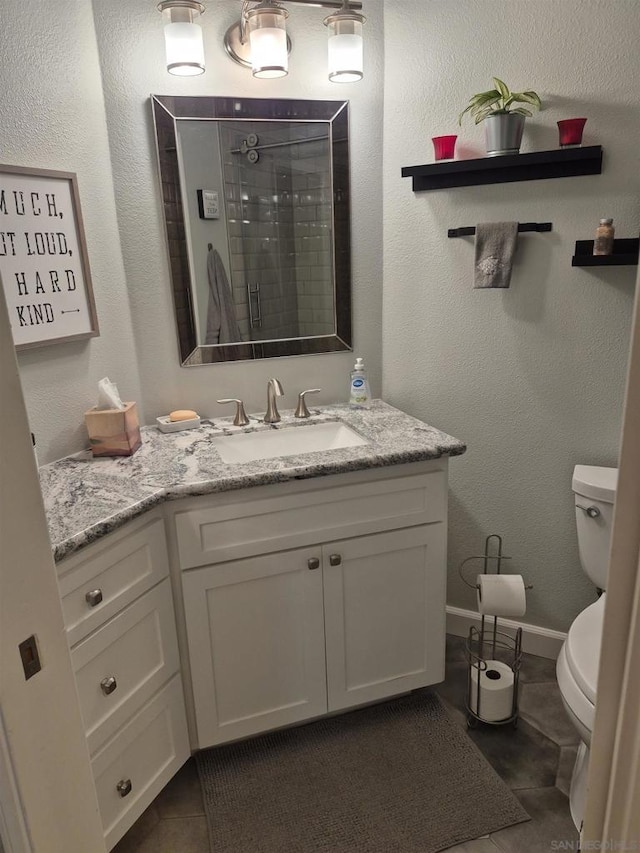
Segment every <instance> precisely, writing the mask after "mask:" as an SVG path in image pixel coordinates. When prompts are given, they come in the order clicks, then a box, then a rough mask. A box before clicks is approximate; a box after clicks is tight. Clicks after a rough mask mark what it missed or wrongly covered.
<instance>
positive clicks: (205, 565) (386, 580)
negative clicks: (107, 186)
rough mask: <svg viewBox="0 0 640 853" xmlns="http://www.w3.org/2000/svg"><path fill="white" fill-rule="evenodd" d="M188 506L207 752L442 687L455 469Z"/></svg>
mask: <svg viewBox="0 0 640 853" xmlns="http://www.w3.org/2000/svg"><path fill="white" fill-rule="evenodd" d="M181 503H182V506H178V507H177V508H176V510H175V511H174V522H175V537H176V543H177V553H178V555H179V559H180V563H181V568H182V570H183V572H182V588H183V595H184V611H185V621H186V631H187V636H188V647H189V663H190V668H191V678H192V683H193V695H194V704H195V717H196V722H197V733H198V746H199V747H200V748H204V747H207V746H211V745H213V744H217V743H223V742H226V741H230V740H235V739H237V738H241V737H245V736H248V735H251V734H256V733H258V732H263V731H267V730H269V729H274V728H278V727H281V726H285V725H288V724H291V723H294V722H298V721H301V720H304V719H311V718H313V717H318V716H321V715H322V714H326V713H328V712H332V711H337V710H341V709H344V708H349V707H355V706H358V705H362V704H365V703H367V702H372V701H375V700H378V699H382V698H385V697H388V696H393V695H397V694H399V693H403V692H405V691H408V690H412V689H415V688H417V687H421V686H425V685H427V684H433V683H436V682H438V681H441V680H442V678H443V677H444V636H445V584H446V569H445V550H446V505H447V459H446V458H442V459H438V460H434V461H431V462H423V463H416V464H412V465H402V466H395V467H393V468H386V469H378V470H371V471H364V472H357V473H355V472H354V473H351V474H339V475H334V476H330V477H325V478H322V479H318V480H305V481H302V482H294V483H287V484H282V485H277V486H265V487H260V488H256V489H253V490H251V493H245V494H241V493H234V492H232V493H229V494H226V495H225V494H221V495H213V496H211V497H209V498H199V499H189V500H188V501H184V502H181Z"/></svg>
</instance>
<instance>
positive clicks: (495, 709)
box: [469, 660, 513, 723]
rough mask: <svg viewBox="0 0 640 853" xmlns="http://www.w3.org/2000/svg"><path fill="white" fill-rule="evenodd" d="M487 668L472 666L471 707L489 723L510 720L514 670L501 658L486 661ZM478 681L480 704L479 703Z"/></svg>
mask: <svg viewBox="0 0 640 853" xmlns="http://www.w3.org/2000/svg"><path fill="white" fill-rule="evenodd" d="M485 663H486V665H487V668H486V669H478V667H477V666H472V667H471V696H470V697H469V698H470V703H469V707H470V708H471V710H472V711H473V713H474V714H476V716H478V717H480V719H481V720H486V721H487V722H488V723H497V722H499V721H500V720H508V719H509V717H510V716H511V711H512V709H513V671H512V670H511V667H509V666H507V664H506V663H502V662H501V661H499V660H488V661H485ZM478 682H479V683H480V704H479V705H478Z"/></svg>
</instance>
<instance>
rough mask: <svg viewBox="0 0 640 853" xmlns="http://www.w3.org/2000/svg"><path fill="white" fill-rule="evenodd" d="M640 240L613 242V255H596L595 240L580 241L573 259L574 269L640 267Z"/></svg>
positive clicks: (577, 243)
mask: <svg viewBox="0 0 640 853" xmlns="http://www.w3.org/2000/svg"><path fill="white" fill-rule="evenodd" d="M639 251H640V239H638V238H637V237H636V238H631V239H623V240H614V241H613V254H611V255H594V254H593V240H578V241H577V242H576V253H575V255H574V256H573V258H572V259H571V266H572V267H620V266H638V252H639Z"/></svg>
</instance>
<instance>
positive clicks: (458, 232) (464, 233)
mask: <svg viewBox="0 0 640 853" xmlns="http://www.w3.org/2000/svg"><path fill="white" fill-rule="evenodd" d="M552 226H553V223H552V222H519V223H518V233H519V234H521V233H522V232H524V231H551V230H552ZM475 233H476V229H475V226H468V227H465V228H449V230H448V231H447V237H472V236H473V235H474V234H475Z"/></svg>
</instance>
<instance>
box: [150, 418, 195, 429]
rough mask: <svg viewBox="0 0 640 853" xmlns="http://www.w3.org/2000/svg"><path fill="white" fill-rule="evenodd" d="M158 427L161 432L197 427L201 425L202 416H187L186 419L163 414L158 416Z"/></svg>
mask: <svg viewBox="0 0 640 853" xmlns="http://www.w3.org/2000/svg"><path fill="white" fill-rule="evenodd" d="M156 423H157V424H158V429H159V430H160V432H180V431H181V430H183V429H197V428H198V427H199V426H200V416H199V415H196V416H195V418H186V419H184V420H180V421H175V420H173V421H172V420H171V415H161V416H160V417H159V418H156Z"/></svg>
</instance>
